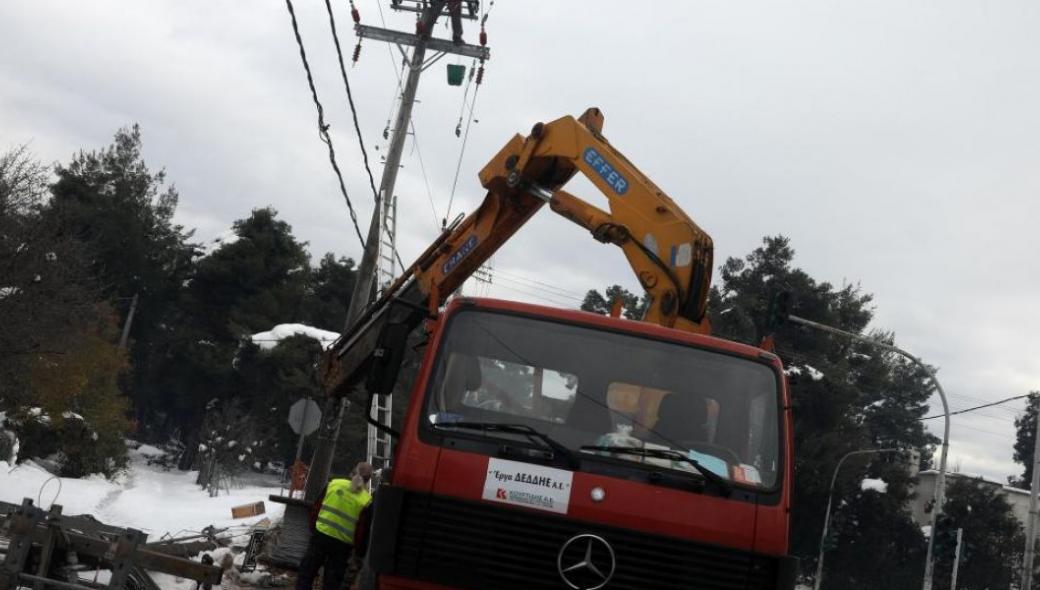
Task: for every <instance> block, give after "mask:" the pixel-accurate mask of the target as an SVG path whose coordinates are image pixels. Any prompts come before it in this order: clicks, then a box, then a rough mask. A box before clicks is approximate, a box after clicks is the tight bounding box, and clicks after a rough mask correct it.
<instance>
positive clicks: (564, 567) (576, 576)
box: [556, 533, 616, 590]
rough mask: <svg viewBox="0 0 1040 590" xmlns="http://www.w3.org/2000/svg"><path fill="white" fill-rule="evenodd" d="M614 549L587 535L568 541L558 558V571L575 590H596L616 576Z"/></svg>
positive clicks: (604, 541) (597, 538)
mask: <svg viewBox="0 0 1040 590" xmlns="http://www.w3.org/2000/svg"><path fill="white" fill-rule="evenodd" d="M615 565H616V561H615V559H614V548H613V547H611V546H610V543H607V540H606V539H604V538H603V537H599V536H597V535H590V534H588V533H585V534H581V535H576V536H574V537H571V538H570V539H568V540H567V542H566V543H564V544H563V547H561V548H560V554H559V555H558V556H557V557H556V568H557V570H559V572H560V578H562V579H563V581H564V583H566V584H567V585H568V586H570V587H571V588H574V589H575V590H597V589H598V588H602V587H604V586H606V585H607V582H609V581H610V579H611V578H612V577H614V566H615Z"/></svg>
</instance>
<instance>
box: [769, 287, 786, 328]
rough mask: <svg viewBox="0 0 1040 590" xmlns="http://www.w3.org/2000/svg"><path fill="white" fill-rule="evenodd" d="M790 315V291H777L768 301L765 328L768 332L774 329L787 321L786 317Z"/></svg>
mask: <svg viewBox="0 0 1040 590" xmlns="http://www.w3.org/2000/svg"><path fill="white" fill-rule="evenodd" d="M790 315H791V292H790V291H786V290H785V291H778V292H777V293H776V294H775V295H773V298H772V299H771V300H770V301H769V308H768V310H767V311H766V330H767V331H769V332H773V331H775V330H776V329H777V328H779V327H780V326H782V325H784V324H785V323H787V318H788V317H790Z"/></svg>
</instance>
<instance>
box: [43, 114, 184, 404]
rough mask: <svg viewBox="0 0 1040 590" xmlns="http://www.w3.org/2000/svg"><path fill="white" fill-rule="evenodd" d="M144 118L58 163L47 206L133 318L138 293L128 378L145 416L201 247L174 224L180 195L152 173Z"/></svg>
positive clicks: (113, 301)
mask: <svg viewBox="0 0 1040 590" xmlns="http://www.w3.org/2000/svg"><path fill="white" fill-rule="evenodd" d="M141 150H142V144H141V130H140V128H139V127H138V126H137V125H134V126H133V127H131V128H128V129H127V128H124V129H120V130H119V131H118V132H116V134H115V137H114V140H113V143H112V145H110V146H109V147H107V148H105V149H102V150H98V151H92V152H83V151H81V152H79V153H78V154H76V155H75V156H73V158H72V160H71V162H69V164H68V165H58V166H57V168H56V173H57V177H58V178H57V182H55V183H54V185H53V186H52V187H51V193H52V195H53V198H52V199H51V201H50V203H49V205H48V207H47V209H46V212H45V213H46V215H45V217H46V220H47V222H48V223H49V224H50V225H52V226H54V227H56V228H58V231H59V232H60V235H61V236H64V237H68V238H74V239H76V240H78V241H80V242H82V243H83V245H84V246H85V248H86V249H87V251H88V252H89V255H90V261H91V262H90V264H89V265H88V267H89V268H90V270H91V272H92V274H93V275H94V276H96V277H97V278H98V281H99V285H100V287H101V294H102V296H103V297H104V298H105V299H106V300H107V301H108V302H109V303H110V305H111V306H112V307H113V308H114V309H116V310H118V313H119V318H118V321H119V323H120V325H122V323H123V322H125V321H126V318H127V316H128V314H129V310H130V307H131V304H130V302H131V300H132V299H133V298H134V297H135V296H136V297H137V299H138V302H137V307H136V309H135V312H134V318H133V323H132V325H131V331H130V337H131V339H132V346H131V364H132V366H133V369H134V370H133V371H132V372H131V373H129V374H128V376H130V377H135V379H133V380H132V381H129V382H128V383H126V389H127V391H128V392H130V393H132V394H133V398H134V401H135V406H136V409H137V411H138V416H139V418H144V417H145V416H146V415H147V412H148V409H149V407H150V402H151V400H152V399H153V398H154V397H155V396H156V395H158V392H156V391H155V390H154V389H151V388H149V387H148V382H147V380H146V379H145V378H144V377H145V376H146V375H148V374H149V372H150V364H151V362H152V360H153V358H154V355H155V352H156V351H155V339H156V337H157V336H158V335H159V334H160V332H159V328H158V327H159V326H161V325H162V324H163V323H164V321H166V320H167V319H168V314H169V313H170V312H171V308H172V305H173V304H174V303H175V301H176V300H177V297H178V293H179V291H180V289H181V285H182V283H183V281H184V280H185V279H186V278H187V277H188V274H189V272H190V269H191V264H192V259H193V257H194V256H195V255H196V253H197V249H196V246H195V245H193V244H190V243H189V241H188V240H189V239H190V237H191V233H190V232H186V231H184V229H183V228H182V227H181V226H179V225H176V224H175V223H173V214H174V212H175V210H176V207H177V200H178V194H177V191H176V189H175V188H174V187H172V186H169V187H165V186H164V185H165V182H166V174H165V172H164V171H162V170H160V171H159V172H152V171H151V170H150V169H149V168H148V166H147V164H145V162H144V159H143V156H142V152H141Z"/></svg>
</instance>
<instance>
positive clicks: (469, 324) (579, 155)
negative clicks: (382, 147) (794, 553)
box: [323, 109, 797, 590]
mask: <svg viewBox="0 0 1040 590" xmlns="http://www.w3.org/2000/svg"><path fill="white" fill-rule="evenodd" d="M602 123H603V118H602V115H601V114H600V113H599V111H598V110H596V109H589V110H588V111H586V112H585V114H583V115H582V116H581V117H579V118H578V119H575V118H573V117H563V118H561V119H558V120H556V121H553V122H551V123H548V124H541V123H540V124H538V125H535V127H534V128H533V129H532V132H531V134H530V135H528V136H527V137H522V136H519V135H518V136H516V137H514V138H513V139H512V140H511V141H510V142H509V143H508V144H507V145H506V146H505V147H504V148H503V149H502V150H501V151H500V152H499V154H498V155H496V156H495V158H494V159H492V161H491V162H490V163H489V164H488V165H487V166H486V167H485V168H484V169H483V170H482V171H481V173H480V179H481V182H482V184H483V185H484V186H485V187H486V188H487V189H488V194H487V197H486V199H485V200H484V202H483V203H482V204H481V206H480V207H479V208H478V209H477V210H476V211H475V212H474V213H473V214H471V215H470V216H469V217H467V218H466V219H464V220H462V221H460V222H456V223H454V224H453V225H452V226H450V227H448V228H447V229H446V230H445V231H444V232H443V234H442V235H441V236H440V237H439V238H438V239H437V240H436V241H435V242H434V244H432V245H431V246H430V247H429V249H427V251H426V252H425V253H423V254H422V255H421V256H420V257H419V259H418V261H417V262H416V263H415V264H413V265H412V266H411V267H410V268H409V269H408V270H407V271H406V272H405V273H404V275H403V276H402V277H401V278H400V279H399V280H397V281H396V282H395V283H394V284H393V285H391V286H390V287H389V288H387V289H386V291H385V293H384V294H383V295H382V296H381V297H380V298H379V299H378V300H377V301H376V302H375V303H373V304H372V305H371V306H370V307H369V309H368V310H366V312H365V314H364V315H363V316H362V318H361V320H360V321H359V322H358V323H357V324H355V326H354V327H353V329H351V330H348V331H347V332H346V333H345V334H344V335H343V336H342V337H341V338H340V339H339V340H338V341H337V342H336V343H335V344H334V345H333V346H332V347H331V348H330V350H329V352H328V353H327V354H326V358H325V361H324V364H323V369H324V370H323V374H324V381H325V386H326V389H327V391H328V392H329V393H330V395H347V396H348V397H349V398H350V399H352V400H354V401H357V402H361V403H365V404H369V405H370V404H371V403H372V401H373V399H374V398H375V396H378V395H388V394H389V393H390V392H391V391H392V390H393V387H394V384H395V383H396V380H397V376H398V374H399V372H400V365H401V359H402V358H403V356H404V353H405V350H406V348H407V347H408V342H409V340H408V336H409V334H411V333H412V332H413V331H414V330H422V331H424V334H425V337H426V346H425V351H424V353H423V359H422V363H421V365H420V368H419V374H418V378H417V379H416V380H415V383H414V385H413V387H412V389H411V396H410V399H409V404H408V408H407V411H406V413H405V418H404V420H403V423H402V425H401V428H400V430H399V431H393V432H392V434H393V435H394V436H395V437H396V445H395V450H394V454H393V461H392V469H390V470H389V473H386V474H385V475H384V477H383V481H382V484H381V485H380V486H379V488H378V490H377V492H376V500H375V503H374V508H373V515H372V522H371V525H370V535H369V537H370V541H369V546H368V551H367V553H366V555H365V558H364V570H363V576H362V579H361V587H362V588H370V589H375V588H379V589H383V590H389V589H430V590H433V589H474V590H475V589H490V588H494V589H542V588H545V589H550V588H574V589H580V590H595V589H598V588H609V589H635V588H653V589H669V588H675V589H680V588H682V589H694V588H698V589H700V588H703V589H720V590H721V589H734V590H736V589H742V590H743V589H748V590H750V589H756V590H757V589H770V590H772V589H791V588H793V587H794V579H795V574H796V571H797V562H796V560H795V559H794V558H792V557H790V556H788V555H787V550H788V528H789V521H790V514H789V511H790V503H791V498H790V494H791V477H792V461H793V458H792V450H791V440H792V436H791V411H790V403H789V394H788V391H787V386H786V381H785V379H784V374H783V370H782V366H781V363H780V360H779V358H778V357H777V356H776V355H775V354H773V353H772V352H770V351H768V350H764V349H761V348H756V347H752V346H747V345H743V344H738V343H735V342H730V341H726V340H722V339H718V338H714V337H712V336H710V327H709V325H708V321H707V317H706V313H705V312H706V306H707V296H708V287H709V284H710V278H711V266H712V251H713V246H712V241H711V238H710V237H709V236H708V235H707V234H706V233H705V232H704V231H702V230H701V229H700V228H699V227H698V226H697V225H696V224H695V223H694V222H693V221H692V220H691V219H690V218H689V217H688V216H687V215H686V214H685V213H684V212H683V211H682V210H681V209H680V208H679V207H678V206H677V205H676V204H675V203H674V202H673V201H672V200H671V199H670V198H669V197H668V196H667V195H665V193H664V192H663V191H661V189H659V188H658V187H657V186H656V185H654V184H653V183H652V182H651V181H650V180H649V179H648V178H646V177H645V176H644V175H643V174H642V173H641V172H640V171H639V170H638V169H636V168H635V166H634V165H632V164H631V163H630V162H629V161H628V160H627V159H626V158H625V157H624V156H623V155H622V154H621V153H620V152H618V151H617V150H615V149H614V148H613V147H612V146H611V145H610V144H609V143H608V142H607V141H606V139H604V138H603V136H602V134H601V129H602ZM577 172H582V173H583V174H584V175H585V176H586V177H587V178H588V179H589V180H590V181H591V182H592V184H593V185H595V186H596V187H597V188H598V189H599V190H600V191H601V192H602V193H603V194H604V196H606V198H607V201H608V203H609V211H604V210H601V209H599V208H596V207H594V206H593V205H590V204H589V203H587V202H585V201H583V200H581V199H579V198H577V197H575V196H574V195H571V194H569V193H567V192H565V191H564V190H563V189H562V186H563V185H564V184H565V183H566V182H567V181H568V180H570V179H571V178H572V177H573V176H574V174H576V173H577ZM546 203H548V204H549V206H550V208H551V209H552V210H553V211H555V212H557V213H559V214H561V215H563V216H564V217H566V218H567V219H570V220H571V221H573V222H575V223H577V224H578V225H581V226H582V227H585V228H586V229H588V230H589V231H591V232H592V235H593V236H594V237H595V238H596V239H597V240H599V241H601V242H604V243H609V244H614V245H616V246H618V247H620V248H621V249H622V251H623V252H624V254H625V255H626V257H627V258H628V260H629V262H630V264H631V266H632V269H633V271H634V272H635V274H636V276H637V278H638V279H639V282H640V285H641V286H642V288H643V289H644V290H645V292H646V294H647V300H648V304H647V305H646V309H645V312H644V315H643V318H642V320H641V321H634V320H626V319H621V318H619V317H607V316H601V315H597V314H592V313H586V312H580V311H571V310H562V309H555V308H551V307H543V306H537V305H528V304H522V303H516V302H509V301H500V300H493V299H474V298H465V297H462V298H455V299H454V300H452V301H451V302H450V304H448V305H447V306H446V307H445V303H446V301H447V300H448V298H449V297H448V296H449V295H450V294H451V293H453V292H454V291H455V290H456V289H457V288H458V287H459V286H460V285H461V283H462V281H464V280H465V278H467V277H469V276H470V275H471V274H472V273H473V272H474V271H475V270H476V269H477V268H478V267H479V266H480V264H481V263H482V262H484V261H485V260H487V258H488V257H489V256H491V254H493V253H494V252H495V251H497V250H498V248H499V247H500V246H501V245H502V244H504V243H505V242H506V241H507V240H508V239H509V238H510V237H511V236H512V235H513V234H514V233H515V231H516V230H517V229H518V228H519V227H520V226H521V225H523V224H524V223H525V222H526V221H527V220H528V219H529V218H530V217H531V215H533V214H534V213H535V212H537V211H538V209H539V208H541V206H542V205H544V204H546ZM379 427H380V428H384V429H385V428H387V427H386V426H385V425H381V424H380V425H379Z"/></svg>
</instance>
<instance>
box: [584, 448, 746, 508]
mask: <svg viewBox="0 0 1040 590" xmlns="http://www.w3.org/2000/svg"><path fill="white" fill-rule="evenodd" d="M578 449H579V450H581V451H602V452H604V453H617V454H619V455H622V454H623V455H638V456H640V457H651V458H653V459H671V460H673V461H682V462H684V463H688V464H690V465H693V467H694V468H695V469H696V470H697V471H698V472H700V474H701V476H702V477H704V479H705V480H707V481H710V482H711V483H712V484H714V485H715V487H716V488H718V489H719V490H721V491H722V492H723V493H725V494H726V495H727V496H729V495H731V494H732V493H733V486H732V485H730V483H729V482H728V481H726V478H724V477H722V476H721V475H719V474H718V473H715V472H714V471H712V470H710V469H708V468H707V467H705V466H703V465H701V463H700V461H697V460H696V459H693V458H692V457H689V456H687V455H685V454H684V453H681V452H679V451H676V450H674V449H644V448H642V447H612V446H602V445H582V446H581V447H578Z"/></svg>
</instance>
